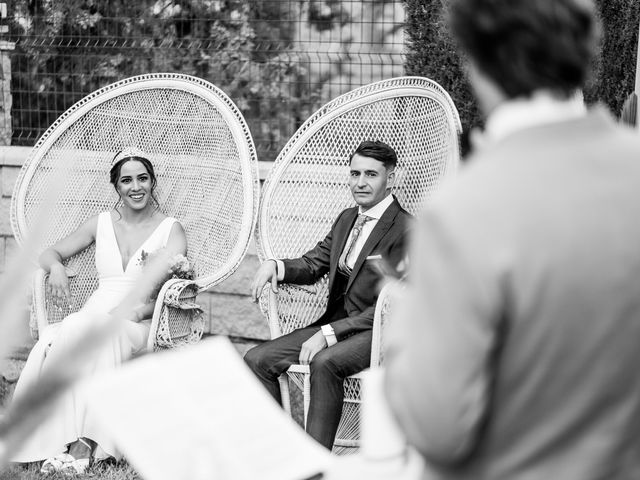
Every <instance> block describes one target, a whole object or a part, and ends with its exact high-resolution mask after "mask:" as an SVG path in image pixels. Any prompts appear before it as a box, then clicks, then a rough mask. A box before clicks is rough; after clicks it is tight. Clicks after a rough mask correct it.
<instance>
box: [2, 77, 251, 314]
mask: <svg viewBox="0 0 640 480" xmlns="http://www.w3.org/2000/svg"><path fill="white" fill-rule="evenodd" d="M130 146H134V147H136V148H138V149H140V150H142V151H144V152H145V153H147V155H148V157H149V159H150V160H151V162H152V163H153V165H154V168H155V172H156V175H157V178H158V186H157V189H156V197H157V200H158V204H159V207H160V208H161V209H162V211H163V212H164V213H166V214H167V215H170V216H174V217H176V218H177V219H178V220H179V221H180V222H181V224H182V225H183V227H184V228H185V231H186V234H187V240H188V257H189V259H190V261H191V262H192V263H193V264H194V265H195V269H196V282H197V286H198V288H199V289H200V290H202V289H206V288H209V287H210V286H212V285H214V284H216V283H218V282H220V281H222V280H223V279H225V278H226V277H228V276H229V275H231V274H232V273H233V272H234V271H235V269H236V268H237V266H238V265H239V263H240V261H241V260H242V258H243V256H244V254H245V253H246V250H247V247H248V244H249V240H250V238H251V234H252V231H253V227H254V225H255V220H256V218H257V208H258V198H259V183H258V168H257V156H256V151H255V148H254V145H253V140H252V138H251V135H250V133H249V129H248V127H247V124H246V122H245V120H244V118H243V116H242V114H241V113H240V112H239V110H238V109H237V107H236V106H235V105H234V103H233V102H232V101H231V100H230V99H229V98H228V97H227V95H225V94H224V93H223V92H222V91H221V90H219V89H218V88H216V87H215V86H214V85H212V84H210V83H208V82H206V81H204V80H201V79H198V78H195V77H190V76H187V75H181V74H150V75H142V76H138V77H133V78H129V79H126V80H122V81H120V82H117V83H114V84H111V85H108V86H106V87H104V88H102V89H100V90H98V91H96V92H94V93H92V94H90V95H88V96H87V97H85V98H83V99H82V100H80V101H79V102H77V103H76V104H75V105H73V106H72V107H71V108H69V109H68V110H67V111H66V112H65V113H64V114H62V115H61V116H60V118H58V119H57V120H56V122H55V123H54V124H53V125H52V126H51V127H50V128H49V129H48V130H47V131H46V132H45V134H44V135H43V136H42V138H41V139H40V140H39V141H38V143H37V144H36V146H35V147H34V148H33V150H32V152H31V154H30V156H29V158H28V159H27V161H26V162H25V164H24V166H23V168H22V170H21V172H20V174H19V177H18V180H17V182H16V186H15V189H14V194H13V197H12V203H11V224H12V228H13V231H14V233H15V236H16V239H17V241H18V242H19V243H24V241H25V239H27V238H28V237H29V235H30V233H31V232H33V231H34V230H36V228H35V227H36V226H39V225H40V223H41V222H42V221H43V219H44V220H45V221H46V227H45V228H41V229H40V231H41V233H42V235H40V236H39V238H38V239H37V244H36V248H35V250H36V253H39V251H41V250H42V249H44V248H45V247H47V246H49V245H52V244H53V243H55V242H56V241H57V240H59V239H61V238H63V237H64V236H66V235H68V234H69V233H70V232H72V231H74V230H75V229H76V228H77V227H78V226H79V225H80V224H81V223H82V222H84V221H85V220H86V219H87V218H88V217H90V216H91V215H95V214H97V213H99V212H101V211H104V210H109V209H111V208H113V207H114V206H115V205H116V203H117V200H118V196H117V194H116V192H115V190H114V188H113V186H112V185H111V184H110V183H109V170H110V167H111V160H112V158H113V157H114V155H115V154H116V152H118V151H119V150H122V149H124V148H126V147H130ZM44 210H46V212H47V213H46V216H44V217H43V215H42V212H43V211H44ZM93 257H94V249H93V248H89V249H87V250H85V251H84V252H82V253H80V254H79V255H76V256H75V257H73V258H71V259H70V260H69V262H68V264H67V266H68V267H69V268H70V269H71V270H73V271H75V273H76V274H77V275H76V277H75V278H74V280H73V282H72V284H73V287H72V288H73V295H74V300H75V301H74V306H73V307H72V308H71V311H73V310H75V309H77V308H79V307H81V306H82V305H83V304H84V302H85V300H86V299H87V297H88V296H89V295H90V294H91V293H92V292H93V291H94V290H95V288H96V286H97V278H96V271H95V265H94V258H93ZM49 313H50V318H49V319H48V321H49V322H55V321H59V320H61V319H62V318H63V317H64V316H65V315H67V314H68V313H70V312H69V311H68V310H67V311H62V312H56V311H53V310H50V311H49Z"/></svg>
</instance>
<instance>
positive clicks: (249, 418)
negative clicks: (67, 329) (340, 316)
mask: <svg viewBox="0 0 640 480" xmlns="http://www.w3.org/2000/svg"><path fill="white" fill-rule="evenodd" d="M85 387H86V388H87V394H88V395H89V398H90V401H91V402H92V406H93V407H94V408H97V409H99V411H100V412H101V417H102V420H103V421H104V426H105V428H107V429H108V430H109V431H110V432H112V434H113V438H114V440H115V442H116V444H117V445H118V448H119V449H120V450H121V452H122V453H123V454H124V455H125V457H126V458H127V460H128V461H129V462H130V463H131V465H132V466H133V467H134V468H135V469H136V471H137V472H138V473H139V474H140V475H141V476H142V477H143V478H144V479H145V480H178V479H189V480H214V479H222V480H225V479H238V480H255V479H258V478H259V479H261V480H289V479H291V480H301V479H304V478H308V477H311V476H313V475H315V474H317V473H319V472H322V471H324V470H326V468H327V467H328V466H329V465H330V464H331V462H332V461H333V459H332V457H331V455H330V454H329V452H328V451H327V450H326V449H324V448H323V447H321V446H320V445H319V444H318V443H316V442H315V441H314V440H313V439H311V437H309V436H308V435H307V434H306V433H305V432H304V431H303V430H302V429H301V428H300V427H299V426H298V424H297V423H295V421H293V420H292V419H291V418H290V417H289V416H288V415H287V414H286V413H285V412H284V411H283V410H282V409H281V408H280V406H279V405H278V404H277V403H276V402H275V401H274V400H273V399H272V398H271V396H270V395H269V394H268V393H267V392H266V390H264V388H263V387H262V385H261V384H260V383H259V381H258V380H257V379H256V378H255V377H254V375H253V373H252V372H251V371H250V370H249V369H248V367H247V366H246V365H245V363H244V361H243V360H242V358H241V357H240V355H239V354H238V353H237V352H236V350H235V348H234V347H233V346H232V345H231V343H230V342H229V341H228V340H227V339H226V338H223V337H216V338H211V339H207V340H204V341H202V342H200V343H199V344H197V345H195V346H191V347H188V348H185V349H182V350H174V351H169V352H164V353H159V354H152V355H147V356H145V357H143V358H140V359H137V360H133V361H131V362H129V363H127V364H125V365H124V366H123V367H122V368H121V369H119V370H118V371H116V372H112V373H110V374H109V375H108V376H105V377H101V378H99V379H93V380H91V381H90V382H88V383H87V384H86V385H85Z"/></svg>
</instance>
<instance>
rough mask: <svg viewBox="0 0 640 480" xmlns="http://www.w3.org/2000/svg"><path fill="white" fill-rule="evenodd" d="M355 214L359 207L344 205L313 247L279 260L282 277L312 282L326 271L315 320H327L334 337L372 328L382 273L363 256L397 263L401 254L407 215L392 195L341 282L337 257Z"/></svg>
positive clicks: (403, 246)
mask: <svg viewBox="0 0 640 480" xmlns="http://www.w3.org/2000/svg"><path fill="white" fill-rule="evenodd" d="M357 216H358V207H353V208H348V209H346V210H343V211H342V212H341V213H340V215H338V218H337V219H336V221H335V222H334V224H333V226H332V227H331V230H330V231H329V234H328V235H327V236H326V237H325V238H324V239H323V240H321V241H320V242H318V244H317V245H316V246H315V247H314V248H312V249H311V250H309V251H308V252H307V253H305V254H304V255H302V257H300V258H295V259H285V260H283V262H284V265H285V272H284V278H283V282H284V283H295V284H312V283H315V282H316V281H318V280H319V279H320V278H322V276H323V275H325V274H326V273H327V272H328V273H329V299H328V303H327V310H326V311H325V313H324V314H323V315H322V316H321V317H320V318H319V319H318V320H317V321H316V322H314V323H313V325H325V324H327V323H331V326H332V327H333V330H334V332H335V334H336V338H337V339H338V341H340V340H342V339H344V338H346V337H348V336H350V335H353V334H355V333H358V332H361V331H364V330H369V329H371V327H372V325H373V314H374V310H375V304H376V300H377V298H378V293H379V289H380V286H379V284H378V283H379V281H380V280H381V277H380V274H379V273H378V270H377V269H376V267H375V266H374V262H375V261H376V260H373V259H372V258H370V259H369V260H367V257H374V258H375V257H378V256H379V257H381V259H382V261H386V262H387V264H388V265H389V266H391V267H392V268H396V267H397V266H398V264H399V263H400V261H401V260H402V259H403V258H404V255H405V240H406V237H407V229H408V226H409V225H408V224H409V219H410V218H411V215H410V214H409V213H407V212H406V211H405V210H404V209H403V208H402V207H401V206H400V204H399V203H398V201H397V200H396V199H395V198H394V200H393V203H391V205H390V206H389V207H388V208H387V210H385V212H384V214H383V215H382V217H381V218H380V219H379V220H378V222H377V223H376V225H375V227H374V228H373V230H372V231H371V234H370V235H369V237H368V238H367V240H366V242H365V244H364V246H363V247H362V250H361V251H360V253H359V255H358V258H357V259H356V262H355V264H354V266H353V269H352V272H351V275H350V276H349V279H348V281H347V282H346V287H345V285H344V284H345V282H344V281H339V280H338V279H337V277H338V260H339V258H340V254H341V253H342V250H343V249H344V247H345V244H346V242H347V239H348V237H349V233H350V232H351V229H352V227H353V224H354V223H355V220H356V218H357ZM343 294H344V300H343V299H342V296H343ZM343 304H344V310H343V309H342V306H343ZM345 312H346V316H344V313H345Z"/></svg>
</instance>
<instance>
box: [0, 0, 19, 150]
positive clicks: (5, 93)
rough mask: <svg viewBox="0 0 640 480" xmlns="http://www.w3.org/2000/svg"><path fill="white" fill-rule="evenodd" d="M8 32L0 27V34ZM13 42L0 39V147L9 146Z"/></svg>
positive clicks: (3, 11)
mask: <svg viewBox="0 0 640 480" xmlns="http://www.w3.org/2000/svg"><path fill="white" fill-rule="evenodd" d="M0 18H2V20H5V19H6V18H7V4H6V3H0ZM8 32H9V26H8V25H0V34H5V33H8ZM15 47H16V44H15V43H14V42H9V41H7V40H3V39H0V145H11V134H12V130H11V106H12V104H13V99H12V97H11V51H12V50H13V49H14V48H15Z"/></svg>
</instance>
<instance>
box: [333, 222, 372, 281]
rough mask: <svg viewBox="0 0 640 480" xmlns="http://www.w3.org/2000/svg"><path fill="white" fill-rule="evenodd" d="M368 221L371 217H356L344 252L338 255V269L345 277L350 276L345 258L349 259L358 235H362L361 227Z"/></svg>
mask: <svg viewBox="0 0 640 480" xmlns="http://www.w3.org/2000/svg"><path fill="white" fill-rule="evenodd" d="M369 220H373V217H368V216H366V215H364V214H362V213H361V214H359V215H358V219H357V220H356V223H355V224H354V225H353V228H352V229H351V237H350V238H349V241H348V242H347V244H346V245H345V247H344V250H342V255H340V259H339V260H338V268H339V269H340V271H342V272H343V273H345V274H347V275H351V268H349V266H348V265H347V258H349V255H350V254H351V251H352V250H353V248H354V247H355V245H356V241H357V240H358V237H360V234H361V233H362V227H364V224H365V223H367V222H368V221H369Z"/></svg>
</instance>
